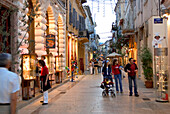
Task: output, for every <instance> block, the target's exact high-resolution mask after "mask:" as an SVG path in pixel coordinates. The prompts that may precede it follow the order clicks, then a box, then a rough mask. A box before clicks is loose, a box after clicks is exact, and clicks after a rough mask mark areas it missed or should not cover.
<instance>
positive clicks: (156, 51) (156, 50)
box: [154, 48, 168, 56]
mask: <svg viewBox="0 0 170 114" xmlns="http://www.w3.org/2000/svg"><path fill="white" fill-rule="evenodd" d="M154 55H155V56H167V55H168V48H154Z"/></svg>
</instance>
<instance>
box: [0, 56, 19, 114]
mask: <svg viewBox="0 0 170 114" xmlns="http://www.w3.org/2000/svg"><path fill="white" fill-rule="evenodd" d="M11 61H12V57H11V55H10V54H8V53H1V54H0V73H1V74H0V114H16V105H17V95H18V91H19V90H20V78H19V76H18V75H17V74H16V73H13V72H11V71H9V70H8V69H9V68H10V65H11Z"/></svg>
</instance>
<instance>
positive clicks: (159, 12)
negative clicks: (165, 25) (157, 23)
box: [158, 0, 161, 17]
mask: <svg viewBox="0 0 170 114" xmlns="http://www.w3.org/2000/svg"><path fill="white" fill-rule="evenodd" d="M158 5H159V8H158V10H159V11H158V14H159V17H161V4H160V0H158Z"/></svg>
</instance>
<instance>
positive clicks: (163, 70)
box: [154, 48, 168, 102]
mask: <svg viewBox="0 0 170 114" xmlns="http://www.w3.org/2000/svg"><path fill="white" fill-rule="evenodd" d="M154 59H155V81H156V87H155V88H156V101H157V102H168V63H167V61H168V49H167V48H154Z"/></svg>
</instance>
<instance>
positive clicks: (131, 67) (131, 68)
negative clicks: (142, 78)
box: [125, 58, 139, 97]
mask: <svg viewBox="0 0 170 114" xmlns="http://www.w3.org/2000/svg"><path fill="white" fill-rule="evenodd" d="M137 69H138V68H137V65H136V64H135V63H134V62H133V58H130V59H129V63H128V64H127V65H126V67H125V71H126V72H128V80H129V91H130V94H129V96H132V94H133V92H132V81H133V83H134V93H135V96H136V97H139V95H138V91H137V84H136V72H137Z"/></svg>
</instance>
